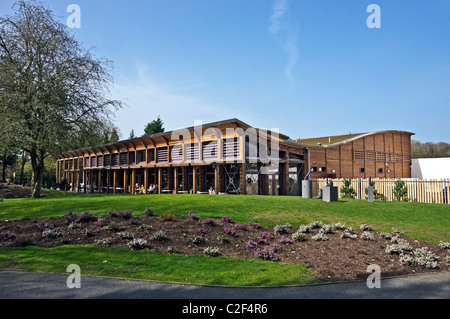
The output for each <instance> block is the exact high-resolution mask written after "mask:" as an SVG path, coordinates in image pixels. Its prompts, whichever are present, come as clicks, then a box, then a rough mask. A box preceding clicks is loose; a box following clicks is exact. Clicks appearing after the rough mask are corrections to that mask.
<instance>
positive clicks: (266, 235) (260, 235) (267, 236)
mask: <svg viewBox="0 0 450 319" xmlns="http://www.w3.org/2000/svg"><path fill="white" fill-rule="evenodd" d="M258 237H260V238H262V239H267V240H271V239H273V237H272V235H271V234H269V233H268V232H265V231H263V232H260V233H259V236H258Z"/></svg>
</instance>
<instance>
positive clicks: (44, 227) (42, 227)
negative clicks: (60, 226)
mask: <svg viewBox="0 0 450 319" xmlns="http://www.w3.org/2000/svg"><path fill="white" fill-rule="evenodd" d="M36 227H37V229H39V230H47V229H54V228H55V225H53V224H49V223H45V222H41V223H38V224H36Z"/></svg>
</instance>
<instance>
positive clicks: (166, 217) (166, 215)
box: [161, 213, 175, 222]
mask: <svg viewBox="0 0 450 319" xmlns="http://www.w3.org/2000/svg"><path fill="white" fill-rule="evenodd" d="M161 218H162V220H163V221H165V222H173V221H174V220H175V215H174V214H172V213H164V215H162V217H161Z"/></svg>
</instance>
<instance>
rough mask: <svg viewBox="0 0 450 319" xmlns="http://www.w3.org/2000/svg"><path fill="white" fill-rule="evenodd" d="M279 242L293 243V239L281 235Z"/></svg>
mask: <svg viewBox="0 0 450 319" xmlns="http://www.w3.org/2000/svg"><path fill="white" fill-rule="evenodd" d="M278 243H280V244H292V239H290V238H289V237H286V236H281V238H280V239H278Z"/></svg>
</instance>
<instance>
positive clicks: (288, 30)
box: [269, 0, 299, 81]
mask: <svg viewBox="0 0 450 319" xmlns="http://www.w3.org/2000/svg"><path fill="white" fill-rule="evenodd" d="M287 11H288V0H275V3H274V5H273V9H272V15H271V18H270V25H269V33H270V34H271V35H272V36H273V38H274V39H275V40H276V41H277V42H278V44H279V45H280V47H281V49H282V50H283V51H284V52H285V53H286V55H287V63H286V66H285V69H284V73H285V76H286V77H287V78H288V79H289V80H290V81H293V80H294V75H293V72H294V69H295V67H296V65H297V62H298V58H299V49H298V46H297V32H296V29H297V28H296V27H294V26H293V25H292V24H291V23H290V21H289V20H288V19H287V18H286V17H285V16H286V14H287Z"/></svg>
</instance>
